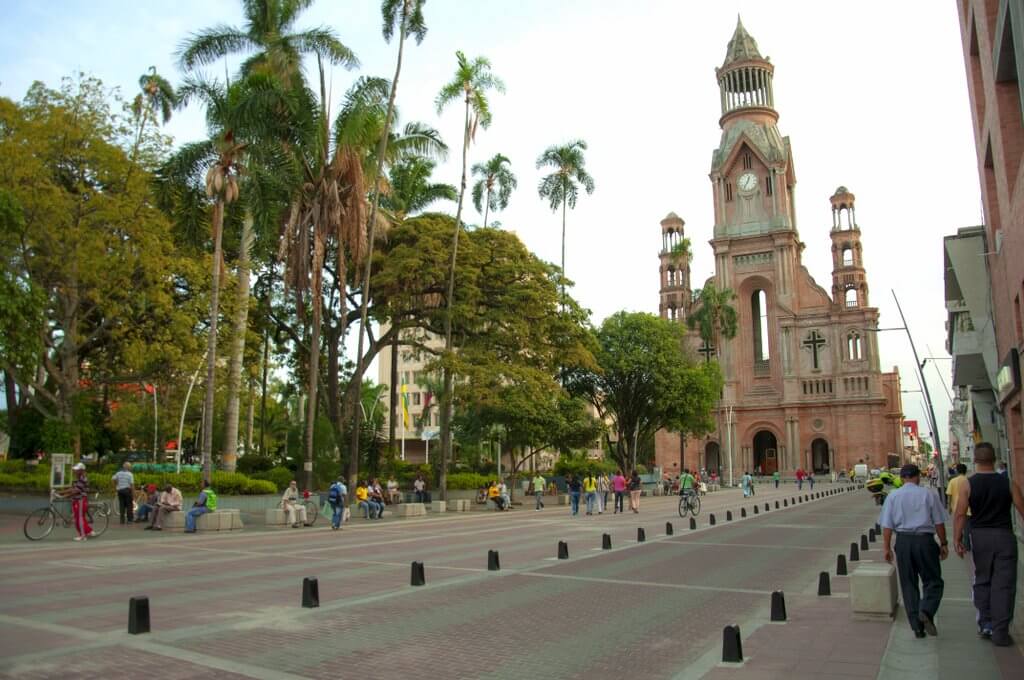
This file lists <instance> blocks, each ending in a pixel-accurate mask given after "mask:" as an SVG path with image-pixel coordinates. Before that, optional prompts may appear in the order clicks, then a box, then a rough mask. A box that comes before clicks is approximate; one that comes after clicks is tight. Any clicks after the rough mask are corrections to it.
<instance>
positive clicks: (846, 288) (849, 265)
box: [829, 186, 868, 309]
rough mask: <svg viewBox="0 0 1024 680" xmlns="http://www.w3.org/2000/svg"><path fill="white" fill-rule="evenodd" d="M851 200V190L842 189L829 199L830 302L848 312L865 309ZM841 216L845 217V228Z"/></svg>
mask: <svg viewBox="0 0 1024 680" xmlns="http://www.w3.org/2000/svg"><path fill="white" fill-rule="evenodd" d="M854 199H855V197H854V195H853V194H852V193H850V190H849V189H847V188H846V187H842V186H841V187H839V188H838V189H836V191H835V193H834V194H832V196H831V197H830V198H829V202H830V203H831V204H832V232H831V234H830V236H831V237H832V301H833V302H834V303H835V304H836V305H837V306H839V307H844V308H847V309H851V308H854V307H867V306H868V281H867V273H866V272H865V271H864V259H863V251H862V250H861V245H860V227H858V226H857V216H856V212H854V208H853V202H854ZM843 213H846V214H845V218H846V220H845V222H846V223H845V224H843V221H844V220H843V217H844V215H843Z"/></svg>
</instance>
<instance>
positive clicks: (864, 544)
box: [860, 534, 868, 551]
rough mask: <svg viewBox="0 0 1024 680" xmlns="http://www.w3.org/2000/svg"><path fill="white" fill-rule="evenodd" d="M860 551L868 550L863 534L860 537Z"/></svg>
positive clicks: (865, 537) (866, 538)
mask: <svg viewBox="0 0 1024 680" xmlns="http://www.w3.org/2000/svg"><path fill="white" fill-rule="evenodd" d="M860 549H861V550H865V551H866V550H868V537H867V536H865V535H864V534H861V535H860Z"/></svg>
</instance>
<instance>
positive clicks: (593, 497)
mask: <svg viewBox="0 0 1024 680" xmlns="http://www.w3.org/2000/svg"><path fill="white" fill-rule="evenodd" d="M583 493H584V494H586V495H585V498H586V501H587V514H588V515H593V514H594V504H595V503H596V502H597V478H596V477H594V473H593V472H588V473H587V476H586V477H584V478H583Z"/></svg>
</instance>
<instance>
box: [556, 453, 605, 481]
mask: <svg viewBox="0 0 1024 680" xmlns="http://www.w3.org/2000/svg"><path fill="white" fill-rule="evenodd" d="M617 469H618V468H617V466H616V465H615V463H614V461H610V460H588V459H585V458H567V457H565V456H562V457H561V458H559V459H558V462H556V463H555V470H554V472H555V474H556V475H559V476H566V475H569V474H573V475H576V476H577V477H582V476H586V475H587V474H588V473H590V472H593V473H594V474H595V475H596V474H600V473H601V472H607V473H608V474H609V475H613V474H615V470H617Z"/></svg>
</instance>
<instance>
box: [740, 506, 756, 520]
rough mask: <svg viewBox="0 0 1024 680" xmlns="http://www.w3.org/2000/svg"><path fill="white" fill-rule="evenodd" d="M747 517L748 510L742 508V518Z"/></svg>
mask: <svg viewBox="0 0 1024 680" xmlns="http://www.w3.org/2000/svg"><path fill="white" fill-rule="evenodd" d="M754 507H755V508H756V507H757V506H756V505H755V506H754ZM746 516H747V509H746V508H740V517H746Z"/></svg>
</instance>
